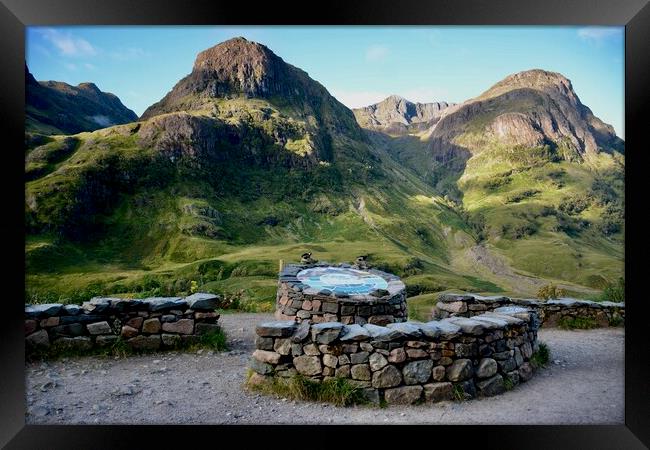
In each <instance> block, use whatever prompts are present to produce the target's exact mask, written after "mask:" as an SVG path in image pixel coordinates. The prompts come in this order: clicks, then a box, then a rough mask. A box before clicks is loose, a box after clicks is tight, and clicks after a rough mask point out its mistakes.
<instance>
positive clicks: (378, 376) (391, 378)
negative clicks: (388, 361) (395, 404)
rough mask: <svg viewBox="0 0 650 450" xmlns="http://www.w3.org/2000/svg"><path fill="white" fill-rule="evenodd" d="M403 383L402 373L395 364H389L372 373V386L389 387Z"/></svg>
mask: <svg viewBox="0 0 650 450" xmlns="http://www.w3.org/2000/svg"><path fill="white" fill-rule="evenodd" d="M401 383H402V374H401V373H400V371H399V369H397V367H395V366H393V365H388V366H386V367H384V368H383V369H381V370H378V371H377V372H375V373H373V374H372V387H374V388H389V387H395V386H399V385H400V384H401Z"/></svg>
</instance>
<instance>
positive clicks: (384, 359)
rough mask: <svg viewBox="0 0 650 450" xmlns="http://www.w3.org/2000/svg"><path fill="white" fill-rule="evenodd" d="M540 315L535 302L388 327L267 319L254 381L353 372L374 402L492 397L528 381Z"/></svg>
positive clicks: (256, 357) (257, 352) (350, 374)
mask: <svg viewBox="0 0 650 450" xmlns="http://www.w3.org/2000/svg"><path fill="white" fill-rule="evenodd" d="M537 321H538V319H537V317H536V314H535V312H533V311H531V310H529V309H527V308H510V309H508V310H504V311H502V312H488V313H484V314H481V315H478V316H475V317H473V318H471V319H469V318H463V317H454V318H449V319H443V320H440V321H432V322H428V323H414V322H403V323H392V324H388V325H387V326H385V327H381V326H377V325H372V324H366V325H363V326H361V325H358V324H349V325H346V324H342V323H340V322H329V323H318V324H310V323H309V322H307V321H303V322H302V323H300V324H297V323H295V322H294V321H277V322H267V323H262V324H260V325H259V326H257V328H256V333H257V338H256V341H255V344H256V350H255V352H254V353H253V357H252V359H251V363H250V365H251V368H252V369H253V371H254V372H255V373H254V375H253V377H252V378H251V380H250V382H251V383H258V382H264V381H265V380H268V379H270V378H272V377H283V378H288V377H292V376H294V375H296V374H302V375H303V376H306V377H309V378H311V379H314V380H319V381H322V380H328V379H330V378H332V377H342V378H345V379H348V380H349V381H350V383H352V384H354V385H356V386H359V387H360V388H362V389H363V390H364V392H365V394H366V396H367V397H368V398H369V399H370V400H371V401H372V402H374V403H379V402H380V401H381V399H383V400H385V401H386V402H387V403H400V404H412V403H416V402H419V401H427V402H437V401H441V400H451V399H453V398H454V396H455V395H458V394H462V395H463V396H464V397H467V398H471V397H476V396H492V395H496V394H500V393H502V392H503V391H504V390H505V380H509V381H510V383H511V384H512V385H516V384H518V383H519V382H524V381H528V380H529V379H530V378H531V376H532V374H533V366H532V365H531V364H530V363H529V360H530V358H531V356H532V355H533V352H534V351H536V350H537V349H538V344H537Z"/></svg>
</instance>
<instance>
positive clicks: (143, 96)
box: [26, 26, 624, 137]
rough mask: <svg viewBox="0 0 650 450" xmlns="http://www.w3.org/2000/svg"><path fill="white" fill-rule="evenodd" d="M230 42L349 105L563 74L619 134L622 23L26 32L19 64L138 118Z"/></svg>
mask: <svg viewBox="0 0 650 450" xmlns="http://www.w3.org/2000/svg"><path fill="white" fill-rule="evenodd" d="M235 36H244V37H245V38H247V39H250V40H253V41H257V42H260V43H262V44H264V45H266V46H267V47H269V48H270V49H271V50H273V51H274V52H275V53H276V54H278V55H279V56H280V57H282V58H283V59H284V60H285V61H287V62H288V63H290V64H293V65H295V66H297V67H300V68H301V69H303V70H305V71H307V72H308V73H309V75H310V76H311V77H312V78H314V79H315V80H317V81H319V82H320V83H321V84H323V85H324V86H325V87H326V88H327V89H328V90H329V91H330V92H331V93H332V94H333V95H334V96H335V97H336V98H337V99H338V100H339V101H341V102H342V103H344V104H345V105H347V106H349V107H352V108H353V107H359V106H365V105H368V104H371V103H375V102H378V101H380V100H382V99H383V98H385V97H387V96H388V95H391V94H398V95H401V96H403V97H406V98H408V99H409V100H412V101H419V102H431V101H443V100H444V101H449V102H456V103H458V102H462V101H464V100H467V99H469V98H471V97H475V96H477V95H479V94H480V93H481V92H483V91H485V90H487V89H488V88H489V87H490V86H491V85H492V84H494V83H496V82H497V81H499V80H501V79H502V78H504V77H505V76H507V75H509V74H512V73H515V72H519V71H522V70H527V69H533V68H539V69H545V70H551V71H554V72H560V73H562V74H563V75H565V76H566V77H567V78H569V79H570V80H571V81H572V83H573V87H574V89H575V91H576V92H577V94H578V96H579V97H580V99H581V101H582V102H583V103H584V104H585V105H587V106H589V107H590V108H591V109H592V111H593V112H594V114H596V115H597V116H598V117H600V118H601V119H602V120H604V121H605V122H606V123H609V124H611V125H613V126H614V128H615V129H616V133H617V134H618V135H619V136H621V137H624V130H623V126H624V28H623V27H587V28H585V27H547V26H543V27H508V26H484V27H478V26H438V27H433V26H432V27H412V26H402V27H368V26H357V27H330V26H318V27H306V26H305V27H288V26H283V27H280V26H267V27H251V26H246V27H224V26H209V27H203V26H185V27H176V26H174V27H171V26H164V27H163V26H148V27H142V26H138V27H134V26H121V27H115V26H95V27H56V28H52V27H30V28H28V29H27V33H26V44H27V45H26V53H27V54H26V60H27V65H28V66H29V69H30V71H31V72H32V73H33V74H34V76H35V77H36V79H37V80H58V81H65V82H67V83H70V84H74V85H76V84H78V83H81V82H85V81H92V82H94V83H95V84H97V86H98V87H99V88H100V89H101V90H103V91H108V92H112V93H114V94H116V95H117V96H118V97H120V99H121V100H122V102H123V103H124V104H125V105H126V106H128V107H129V108H131V109H133V110H134V111H135V112H136V113H137V114H138V115H140V114H142V112H143V111H144V110H145V109H146V108H147V107H148V106H149V105H151V104H152V103H154V102H156V101H158V100H160V98H162V97H163V96H164V95H165V94H166V93H167V92H168V91H169V90H170V89H171V88H172V87H173V86H174V84H175V83H176V82H177V81H178V80H180V79H181V78H182V77H183V76H185V75H187V74H188V73H189V72H190V71H191V69H192V64H193V62H194V58H195V56H196V54H197V53H198V52H199V51H201V50H204V49H206V48H208V47H211V46H213V45H216V44H217V43H219V42H222V41H224V40H226V39H229V38H231V37H235Z"/></svg>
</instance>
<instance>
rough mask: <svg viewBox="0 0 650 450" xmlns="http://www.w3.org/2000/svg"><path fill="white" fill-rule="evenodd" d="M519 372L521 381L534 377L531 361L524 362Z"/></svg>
mask: <svg viewBox="0 0 650 450" xmlns="http://www.w3.org/2000/svg"><path fill="white" fill-rule="evenodd" d="M518 373H519V380H520V381H524V382H525V381H528V380H530V379H531V378H532V377H533V367H532V366H531V365H530V363H527V362H526V363H523V364H522V365H521V367H519V370H518Z"/></svg>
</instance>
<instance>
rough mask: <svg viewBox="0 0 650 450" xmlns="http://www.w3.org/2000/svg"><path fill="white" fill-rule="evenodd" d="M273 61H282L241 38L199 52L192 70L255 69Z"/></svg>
mask: <svg viewBox="0 0 650 450" xmlns="http://www.w3.org/2000/svg"><path fill="white" fill-rule="evenodd" d="M274 59H275V60H280V61H282V59H281V58H280V57H279V56H277V55H276V54H275V53H273V52H272V51H271V50H270V49H269V48H268V47H266V46H264V45H262V44H259V43H257V42H253V41H249V40H247V39H245V38H243V37H236V38H232V39H229V40H227V41H224V42H221V43H219V44H217V45H215V46H213V47H210V48H208V49H206V50H203V51H202V52H200V53H199V54H198V55H197V56H196V59H195V61H194V70H216V69H223V70H227V69H229V68H231V69H232V68H236V67H238V66H249V67H255V66H260V65H264V64H268V63H269V62H271V61H272V60H274Z"/></svg>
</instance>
